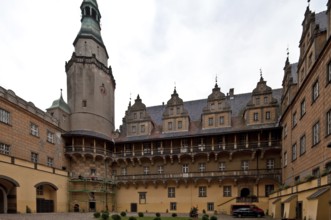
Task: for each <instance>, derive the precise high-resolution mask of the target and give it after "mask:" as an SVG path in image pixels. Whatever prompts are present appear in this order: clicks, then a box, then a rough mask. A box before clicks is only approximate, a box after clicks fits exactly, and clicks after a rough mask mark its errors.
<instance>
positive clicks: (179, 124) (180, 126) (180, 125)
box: [178, 121, 183, 129]
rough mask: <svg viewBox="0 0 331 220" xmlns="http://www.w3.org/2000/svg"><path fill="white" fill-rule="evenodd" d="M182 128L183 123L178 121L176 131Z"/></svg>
mask: <svg viewBox="0 0 331 220" xmlns="http://www.w3.org/2000/svg"><path fill="white" fill-rule="evenodd" d="M182 128H183V122H182V121H178V129H182Z"/></svg>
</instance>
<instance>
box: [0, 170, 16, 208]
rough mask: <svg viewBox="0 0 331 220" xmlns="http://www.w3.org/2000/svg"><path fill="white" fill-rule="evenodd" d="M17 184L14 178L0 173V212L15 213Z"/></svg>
mask: <svg viewBox="0 0 331 220" xmlns="http://www.w3.org/2000/svg"><path fill="white" fill-rule="evenodd" d="M17 187H19V184H18V182H17V181H15V180H14V179H12V178H10V177H7V176H3V175H0V213H16V212H17V199H16V188H17Z"/></svg>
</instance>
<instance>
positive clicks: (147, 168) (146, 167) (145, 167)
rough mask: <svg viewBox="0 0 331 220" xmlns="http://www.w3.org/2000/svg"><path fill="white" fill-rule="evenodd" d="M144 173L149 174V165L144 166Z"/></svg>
mask: <svg viewBox="0 0 331 220" xmlns="http://www.w3.org/2000/svg"><path fill="white" fill-rule="evenodd" d="M144 174H145V175H147V174H149V167H148V166H144Z"/></svg>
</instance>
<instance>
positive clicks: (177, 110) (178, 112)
mask: <svg viewBox="0 0 331 220" xmlns="http://www.w3.org/2000/svg"><path fill="white" fill-rule="evenodd" d="M176 114H177V115H179V114H180V107H177V108H176Z"/></svg>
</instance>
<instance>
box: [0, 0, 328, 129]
mask: <svg viewBox="0 0 331 220" xmlns="http://www.w3.org/2000/svg"><path fill="white" fill-rule="evenodd" d="M81 2H82V0H56V1H51V0H29V1H27V0H2V1H1V7H0V30H1V35H0V51H1V53H0V60H1V65H0V86H2V87H4V88H5V89H11V90H13V91H14V92H15V93H16V94H17V95H18V96H20V97H22V98H23V99H25V100H27V101H31V102H33V103H34V104H35V105H36V106H37V107H38V108H40V109H42V110H45V109H46V108H48V107H50V106H51V104H52V102H53V100H55V99H58V98H59V96H60V89H61V88H62V89H63V96H64V98H65V99H66V92H67V91H66V74H65V68H64V65H65V61H68V60H69V59H70V57H71V54H72V52H73V51H74V48H73V45H72V43H73V41H74V39H75V37H76V35H77V33H78V31H79V29H80V8H79V7H80V4H81ZM326 3H327V0H311V3H310V8H311V10H313V11H315V12H320V11H324V10H326ZM98 4H99V9H100V12H101V15H102V18H101V23H102V32H101V33H102V37H103V40H104V43H105V45H106V47H107V50H108V54H109V57H110V58H109V64H110V65H111V66H112V69H113V74H114V77H115V80H116V83H117V87H116V91H115V102H116V106H115V114H116V115H115V119H116V128H118V127H119V126H120V124H121V122H122V118H123V116H124V113H125V110H126V109H127V106H128V103H129V101H130V96H131V97H132V102H134V99H135V98H136V97H137V95H138V94H139V95H140V97H141V98H142V101H143V102H144V103H145V104H146V105H147V106H153V105H160V104H162V102H167V101H168V100H169V99H170V97H171V94H172V92H173V89H174V86H175V85H176V88H177V92H178V94H179V96H180V97H181V98H182V99H183V100H184V101H189V100H195V99H204V98H207V97H208V95H209V94H210V93H211V90H212V88H213V86H214V84H215V77H216V76H217V78H218V85H219V86H220V87H221V91H222V92H223V93H227V92H228V91H229V89H230V88H234V91H235V94H238V93H247V92H251V91H252V90H253V89H254V88H255V86H256V83H257V81H258V80H259V78H260V71H259V70H260V68H262V72H263V77H264V79H265V80H266V81H267V84H268V85H269V86H271V87H272V88H280V87H281V84H282V78H283V67H284V64H285V59H286V48H287V47H289V51H290V62H297V60H298V54H299V50H298V45H299V40H300V37H301V31H302V26H301V23H302V20H303V18H304V13H305V10H306V7H307V5H308V3H307V1H305V0H139V1H137V0H98ZM38 79H39V80H38ZM130 94H131V95H130Z"/></svg>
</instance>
